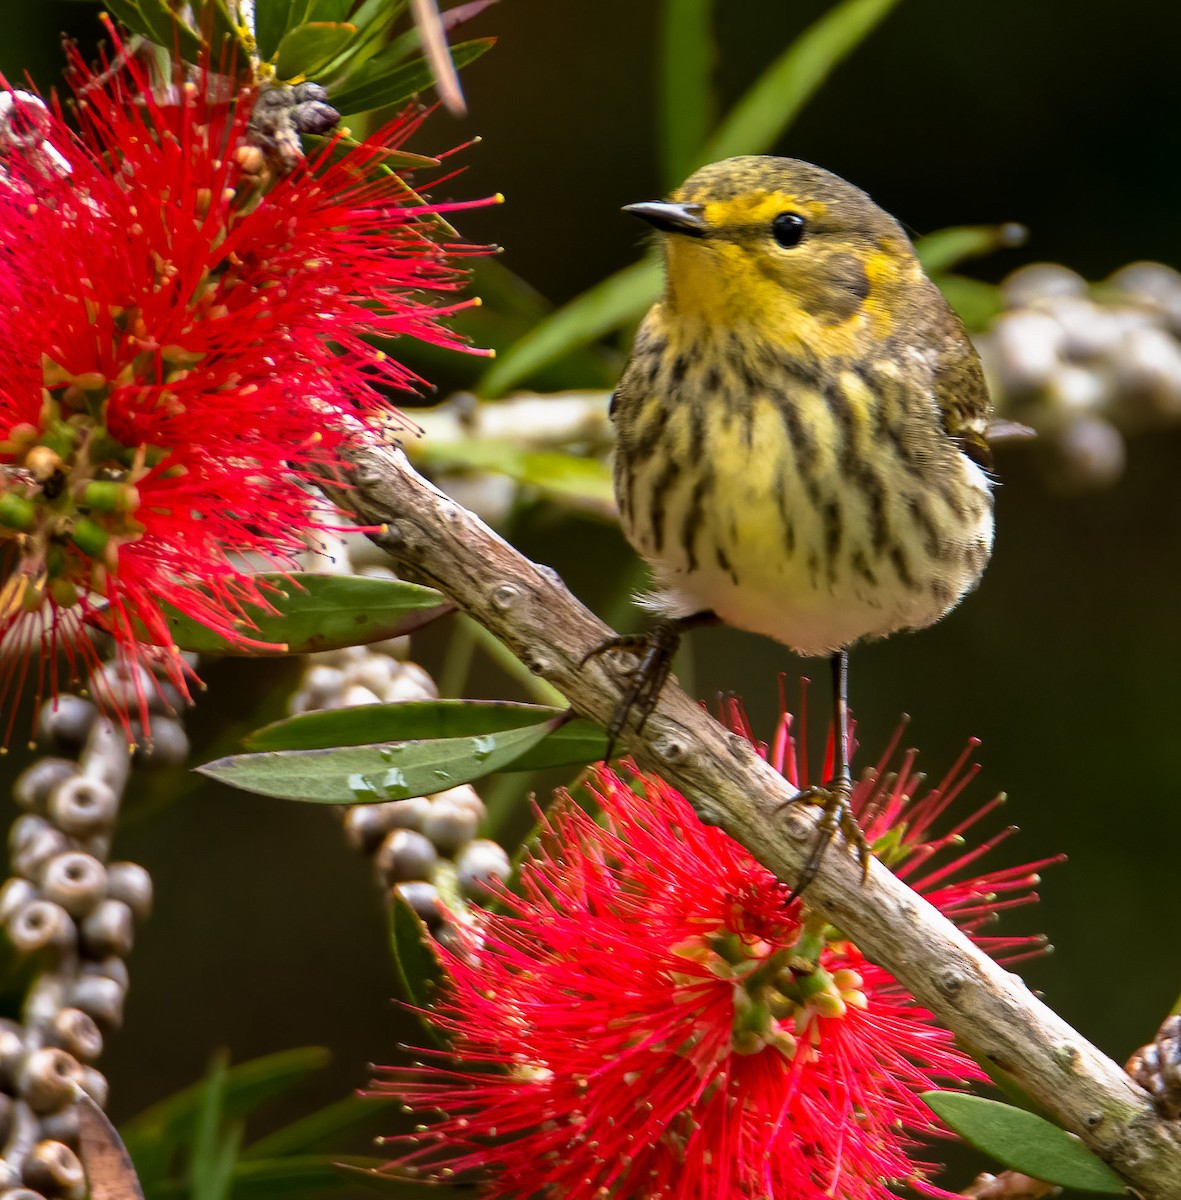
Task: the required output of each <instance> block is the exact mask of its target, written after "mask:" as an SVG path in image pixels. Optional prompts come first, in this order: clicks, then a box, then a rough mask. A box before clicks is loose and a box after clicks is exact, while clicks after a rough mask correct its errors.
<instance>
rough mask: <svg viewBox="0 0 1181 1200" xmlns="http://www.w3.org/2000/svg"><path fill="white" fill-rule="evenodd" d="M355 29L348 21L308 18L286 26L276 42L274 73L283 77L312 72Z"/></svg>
mask: <svg viewBox="0 0 1181 1200" xmlns="http://www.w3.org/2000/svg"><path fill="white" fill-rule="evenodd" d="M356 32H357V27H356V26H355V25H350V24H349V23H348V22H347V21H308V22H307V23H306V24H304V25H297V26H296V27H295V28H294V29H289V30H288V31H287V32H286V33H285V34H284V35H283V40H282V41H281V42H280V43H279V51H278V56H277V60H276V64H275V74H276V75H277V76H278V77H279V78H280V79H283V80H288V79H296V78H301V77H307V76H309V75H315V74H316V72H317V71H321V70H323V69H324V68H325V67H326V66H328V64H329V63H330V62H331V61H332V60H333V59H334V58H336V56H337V55H338V54H340V53H341V52H342V51H343V50H344V49H345V47H346V46H347V45H348V44H349V42H351V41H352V39H353V36H354V35H355V34H356Z"/></svg>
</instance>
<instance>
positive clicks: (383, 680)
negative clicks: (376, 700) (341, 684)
mask: <svg viewBox="0 0 1181 1200" xmlns="http://www.w3.org/2000/svg"><path fill="white" fill-rule="evenodd" d="M401 670H402V664H401V663H399V662H397V661H395V660H394V659H392V658H389V657H388V656H387V655H384V654H370V655H368V656H367V657H366V658H365V660H364V661H363V662H360V663H358V664H357V665H356V666H355V667H351V668H350V669H349V671H348V672H347V675H348V679H349V682H350V683H353V684H358V685H360V686H361V687H364V688H368V689H369V690H370V691H371V692H372V693H373V694H374V695H375V696H378V697H384V696H385V693H386V690H387V689H388V688H389V687H390V686H391V685H392V684H393V682H394V678H395V677H396V676H397V675H398V673H399V672H400V671H401Z"/></svg>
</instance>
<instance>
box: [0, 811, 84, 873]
mask: <svg viewBox="0 0 1181 1200" xmlns="http://www.w3.org/2000/svg"><path fill="white" fill-rule="evenodd" d="M22 820H24V818H23V817H20V818H18V820H17V824H19V823H20V821H22ZM14 828H15V827H14ZM69 848H70V839H69V838H68V837H66V835H65V834H64V833H62V831H61V830H60V829H54V828H53V826H52V825H48V826H47V827H46V828H44V829H42V830H40V831H39V832H37V833H36V834H35V835H34V836H33V837H31V838H30V839H29V840H28V841H27V842H26V843H25V844H24V845H22V846H21V847H20V849H19V850H14V851H13V854H12V868H13V870H14V871H15V872H16V873H17V874H18V875H24V876H26V877H27V878H29V879H37V878H39V877H40V875H41V872H42V870H43V869H44V867H45V864H46V863H47V862H49V860H50V859H51V858H55V857H56V856H57V855H59V854H62V853H63V852H64V851H66V850H68V849H69Z"/></svg>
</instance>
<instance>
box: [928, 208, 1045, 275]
mask: <svg viewBox="0 0 1181 1200" xmlns="http://www.w3.org/2000/svg"><path fill="white" fill-rule="evenodd" d="M1028 236H1029V230H1027V229H1026V228H1025V226H1024V225H1018V224H1017V222H1016V221H1007V222H1006V223H1005V224H1003V225H955V226H952V227H951V228H950V229H937V230H936V231H935V232H934V233H929V234H927V236H926V237H922V238H919V239H918V241H916V242H915V244H914V248H915V253H917V254H918V256H919V262H921V263H922V264H923V269H924V270H925V271H926V272H927V274H928V275H933V274H935V273H937V272H939V271H947V270H950V269H951V268H952V267H954V266H957V265H958V264H959V263H962V262H963V261H964V260H965V259H969V258H980V257H981V256H982V255H985V254H992V253H993V252H994V251H996V250H1007V249H1010V248H1012V247H1013V246H1021V245H1024V243H1025V239H1026V238H1027V237H1028Z"/></svg>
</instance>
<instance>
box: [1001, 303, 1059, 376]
mask: <svg viewBox="0 0 1181 1200" xmlns="http://www.w3.org/2000/svg"><path fill="white" fill-rule="evenodd" d="M992 332H993V346H994V349H995V355H994V357H993V361H992V366H993V369H994V370H995V371H996V374H997V377H998V379H999V381H1000V384H1001V387H1002V388H1003V389H1004V391H1005V392H1006V394H1008V395H1014V396H1022V395H1030V394H1034V393H1038V392H1041V391H1042V390H1043V389H1044V388H1045V387H1046V385H1047V384H1048V383H1049V382H1050V380H1051V379H1052V378H1053V376H1054V373H1055V372H1056V371H1057V370H1058V368H1059V365H1060V362H1061V352H1062V348H1063V343H1064V342H1065V340H1066V339H1065V335H1064V334H1063V332H1062V326H1061V325H1059V324H1058V322H1057V321H1055V320H1054V318H1053V317H1051V316H1048V315H1047V314H1046V313H1042V312H1034V311H1033V310H1032V309H1019V310H1018V311H1016V312H1011V313H1004V314H1002V315H1001V316H1000V317H999V318H998V319H997V321H996V324H995V325H994V326H993V331H992Z"/></svg>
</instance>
